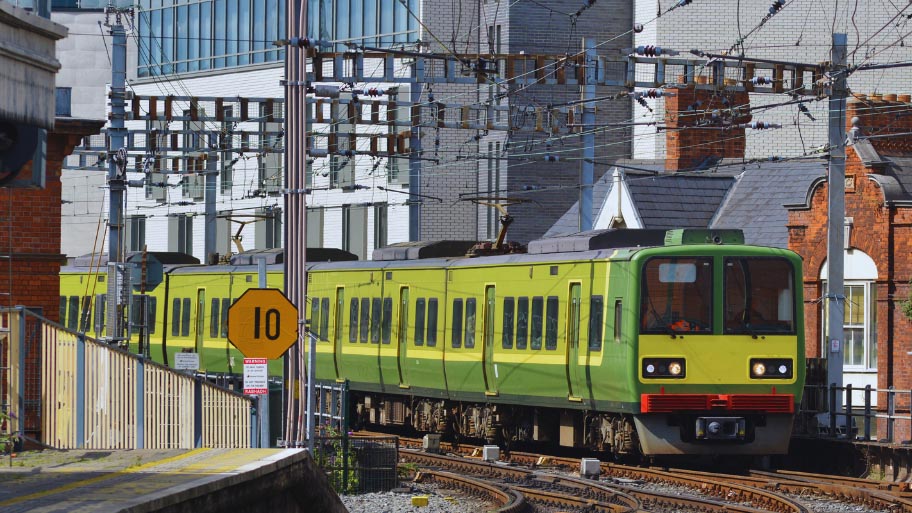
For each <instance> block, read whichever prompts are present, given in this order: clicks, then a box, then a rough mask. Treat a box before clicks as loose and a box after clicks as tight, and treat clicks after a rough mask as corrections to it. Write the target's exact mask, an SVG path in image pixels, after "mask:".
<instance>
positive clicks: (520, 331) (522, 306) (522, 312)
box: [516, 297, 529, 349]
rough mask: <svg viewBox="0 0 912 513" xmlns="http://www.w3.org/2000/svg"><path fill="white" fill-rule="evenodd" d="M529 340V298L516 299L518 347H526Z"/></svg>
mask: <svg viewBox="0 0 912 513" xmlns="http://www.w3.org/2000/svg"><path fill="white" fill-rule="evenodd" d="M528 340H529V298H527V297H520V298H517V299H516V349H525V348H526V346H527V345H528Z"/></svg>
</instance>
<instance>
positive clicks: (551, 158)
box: [545, 155, 560, 162]
mask: <svg viewBox="0 0 912 513" xmlns="http://www.w3.org/2000/svg"><path fill="white" fill-rule="evenodd" d="M545 162H560V155H545Z"/></svg>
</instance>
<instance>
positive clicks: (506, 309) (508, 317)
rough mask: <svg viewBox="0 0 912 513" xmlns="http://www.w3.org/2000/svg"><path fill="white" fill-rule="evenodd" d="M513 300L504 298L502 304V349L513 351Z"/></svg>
mask: <svg viewBox="0 0 912 513" xmlns="http://www.w3.org/2000/svg"><path fill="white" fill-rule="evenodd" d="M514 307H515V300H514V299H513V298H512V297H505V298H504V302H503V348H504V349H513V317H514V313H513V312H514Z"/></svg>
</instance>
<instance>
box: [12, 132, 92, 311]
mask: <svg viewBox="0 0 912 513" xmlns="http://www.w3.org/2000/svg"><path fill="white" fill-rule="evenodd" d="M78 140H79V136H73V135H67V134H53V133H52V134H50V135H49V136H48V144H47V171H46V178H45V180H46V184H47V185H46V187H45V188H44V189H24V188H15V189H14V188H6V189H2V190H0V255H3V256H10V258H9V259H5V258H4V259H0V292H4V293H10V295H9V296H6V295H3V296H0V305H2V306H11V305H23V306H26V307H29V308H35V309H40V310H41V311H42V314H43V315H44V316H45V317H47V318H48V319H51V320H53V321H57V320H59V316H60V315H59V314H60V299H59V297H60V279H59V277H58V276H59V274H60V266H61V264H62V263H63V262H64V261H65V257H64V256H63V255H61V253H60V172H61V167H62V162H63V159H64V157H65V156H66V155H67V154H69V153H70V152H72V150H73V146H74V145H75V144H76V143H77V142H78ZM31 168H32V165H31V162H29V163H28V164H26V165H25V167H24V168H23V169H22V171H20V177H26V176H30V175H31V172H32V169H31Z"/></svg>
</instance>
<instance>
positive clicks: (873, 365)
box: [820, 249, 878, 372]
mask: <svg viewBox="0 0 912 513" xmlns="http://www.w3.org/2000/svg"><path fill="white" fill-rule="evenodd" d="M843 262H844V266H845V274H844V276H845V282H844V283H843V295H844V296H845V300H844V301H841V302H840V304H839V306H840V307H842V315H841V317H842V329H843V340H844V342H843V345H842V355H843V366H844V367H843V368H844V370H846V371H849V372H873V371H876V370H877V283H876V280H877V276H878V275H877V265H876V264H875V263H874V260H873V259H871V257H870V256H868V255H866V254H865V253H864V252H863V251H861V250H859V249H849V250H846V251H845V253H844V259H843ZM827 272H828V266H827V264H824V265H823V267H822V268H821V270H820V278H821V283H822V285H823V290H824V291H826V290H827V283H826V279H825V278H826V276H827ZM822 303H823V304H822V307H821V316H820V320H821V325H822V326H821V330H820V332H821V333H822V334H823V336H822V337H821V338H822V340H821V341H820V342H821V355H824V357H826V356H827V355H828V354H829V349H830V347H829V344H828V343H827V341H828V340H829V336H828V334H827V332H828V322H827V321H828V314H829V308H830V303H831V302H830V301H823V302H822Z"/></svg>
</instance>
